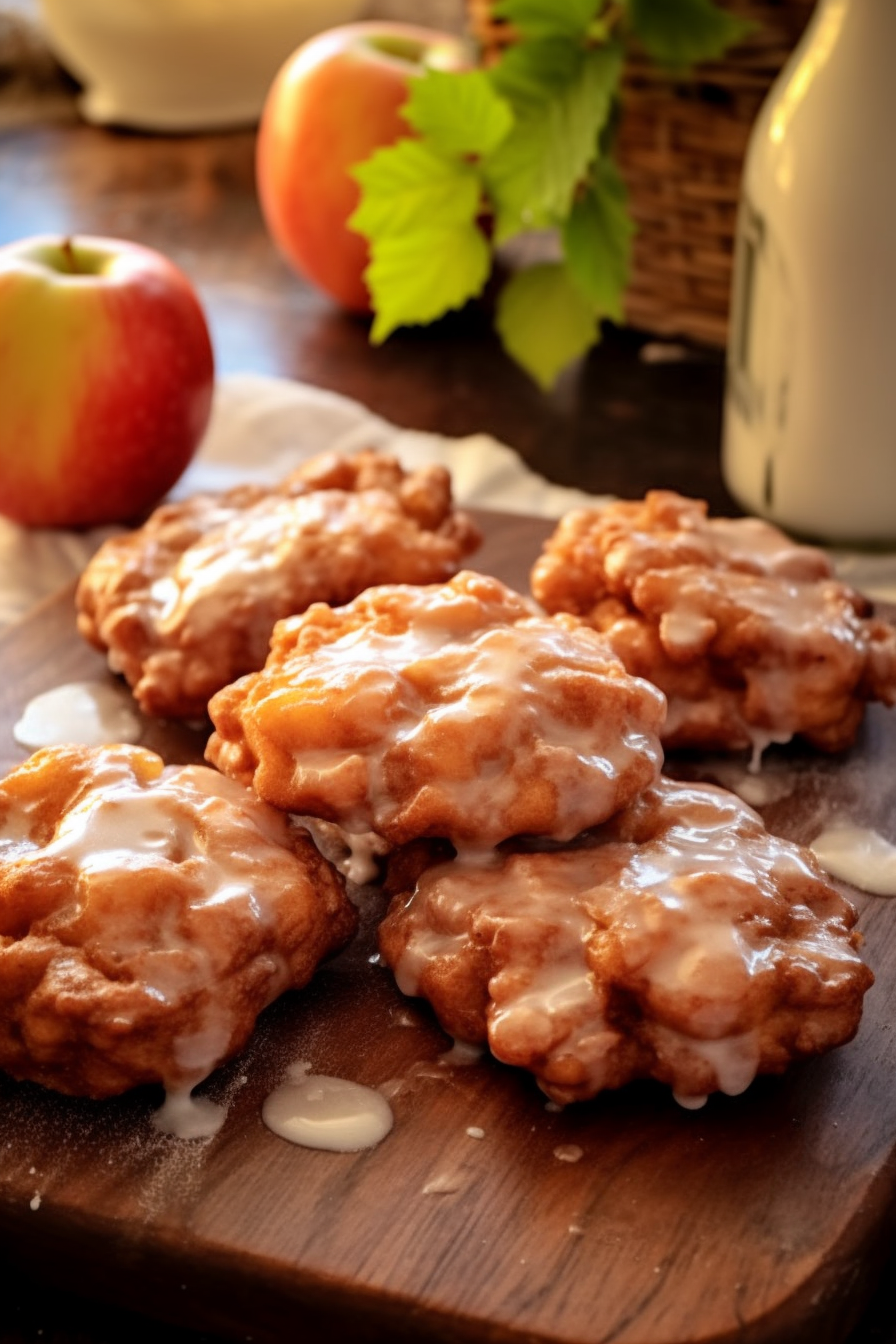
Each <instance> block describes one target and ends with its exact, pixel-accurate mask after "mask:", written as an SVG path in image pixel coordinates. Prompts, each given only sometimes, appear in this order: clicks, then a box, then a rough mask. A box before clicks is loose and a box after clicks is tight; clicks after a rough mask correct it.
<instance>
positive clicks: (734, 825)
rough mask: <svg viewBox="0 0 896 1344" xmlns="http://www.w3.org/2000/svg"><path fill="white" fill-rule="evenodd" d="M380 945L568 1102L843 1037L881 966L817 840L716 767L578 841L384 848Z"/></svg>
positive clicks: (408, 975) (724, 1074)
mask: <svg viewBox="0 0 896 1344" xmlns="http://www.w3.org/2000/svg"><path fill="white" fill-rule="evenodd" d="M388 887H389V890H390V891H391V892H392V893H393V897H392V902H391V904H390V907H389V911H388V913H387V916H386V918H385V920H384V922H383V923H382V924H381V926H380V933H379V938H380V950H381V953H382V956H383V959H384V960H385V961H386V962H387V963H388V964H389V966H391V967H392V969H393V970H394V972H395V975H396V978H397V982H398V985H399V988H400V989H401V990H402V991H403V992H404V993H406V994H409V995H422V996H423V997H424V998H426V999H428V1000H429V1002H430V1003H431V1004H432V1006H433V1008H434V1010H435V1013H436V1016H437V1017H438V1019H439V1021H440V1022H441V1024H442V1026H443V1027H444V1029H445V1031H447V1032H448V1033H449V1034H450V1035H452V1036H454V1037H455V1038H456V1039H458V1040H462V1041H468V1042H487V1044H488V1046H489V1048H490V1049H491V1051H492V1053H493V1054H494V1055H495V1056H496V1057H497V1058H498V1059H500V1060H502V1061H503V1062H505V1063H507V1064H512V1065H516V1066H519V1067H521V1068H525V1069H528V1070H530V1071H531V1072H532V1073H533V1074H534V1075H535V1077H536V1078H537V1081H538V1083H539V1085H540V1087H541V1088H542V1089H543V1090H544V1091H545V1092H546V1093H547V1094H548V1096H550V1097H552V1098H553V1099H554V1100H556V1101H558V1102H560V1103H566V1102H572V1101H581V1100H584V1099H587V1098H589V1097H593V1096H594V1095H596V1094H597V1093H598V1092H600V1091H602V1090H603V1089H605V1088H617V1087H621V1086H622V1085H623V1084H625V1083H627V1082H629V1081H631V1080H633V1079H637V1078H655V1079H658V1080H659V1081H661V1082H663V1083H666V1084H668V1085H669V1086H670V1087H671V1088H672V1089H673V1090H674V1092H675V1095H676V1097H677V1098H678V1100H679V1101H681V1103H682V1104H683V1105H686V1106H695V1105H700V1104H702V1102H703V1100H705V1098H706V1096H707V1094H708V1093H710V1092H714V1091H722V1092H725V1093H728V1094H731V1095H736V1094H738V1093H740V1092H742V1091H743V1090H744V1089H745V1088H746V1087H747V1086H748V1085H749V1084H750V1082H751V1081H752V1080H753V1078H755V1077H756V1075H757V1074H763V1073H779V1072H781V1071H782V1070H783V1069H784V1068H785V1067H786V1066H787V1065H788V1064H789V1063H790V1062H791V1061H793V1060H796V1059H800V1058H804V1057H807V1056H811V1055H817V1054H819V1053H821V1052H823V1051H827V1050H830V1049H832V1048H833V1047H834V1046H837V1045H841V1044H843V1043H844V1042H846V1041H848V1040H850V1039H851V1037H852V1036H853V1035H854V1034H855V1032H856V1030H857V1028H858V1024H859V1020H860V1018H861V1013H862V998H863V995H864V993H865V991H866V990H867V989H868V988H869V986H870V985H871V983H872V981H873V976H872V974H871V971H870V970H869V969H868V968H867V967H866V966H865V964H864V963H863V962H862V960H861V959H860V957H859V954H858V946H859V936H858V934H857V933H856V931H855V929H854V924H855V919H856V914H855V911H854V909H853V908H852V906H851V905H850V904H849V903H848V902H847V901H846V900H845V898H844V897H843V896H841V895H840V894H839V893H838V892H837V891H836V890H835V888H834V887H832V886H831V884H830V883H829V882H828V881H827V880H826V878H825V877H824V875H823V873H822V871H821V869H820V868H819V867H818V865H817V863H816V862H815V859H814V856H813V855H812V854H811V853H809V852H808V851H806V850H804V849H801V848H799V847H798V846H796V845H794V844H792V843H790V842H789V841H786V840H781V839H778V838H776V837H775V836H772V835H770V834H769V833H768V832H767V831H766V830H765V828H764V826H763V824H762V821H761V819H760V817H759V816H758V815H757V814H756V813H755V812H753V811H752V810H751V809H750V808H749V807H747V806H746V804H744V803H742V802H741V801H740V799H738V798H736V797H735V796H734V795H733V794H730V793H727V792H726V791H725V790H723V789H719V788H716V787H715V786H712V785H686V784H678V783H673V782H671V781H669V780H665V779H663V780H662V781H661V782H660V783H659V784H658V785H656V786H655V787H653V788H650V789H648V790H646V791H645V792H644V793H643V794H642V795H641V796H640V797H639V798H638V799H637V800H636V801H635V802H633V803H632V804H631V806H630V807H629V808H627V809H626V810H625V811H624V812H622V813H620V814H618V815H617V816H616V817H614V818H612V819H611V820H610V821H608V822H607V823H606V824H605V825H604V826H602V827H600V828H599V829H597V830H594V831H591V832H590V833H588V834H587V835H585V836H582V837H580V839H579V841H578V842H576V843H575V844H573V845H570V846H566V847H553V848H552V849H550V850H547V849H545V848H541V849H540V850H538V851H535V850H534V849H533V847H532V846H528V847H524V846H523V845H521V844H520V843H519V842H510V843H509V844H508V845H507V846H505V847H503V848H502V849H501V850H498V851H496V852H495V854H494V856H493V858H492V860H491V862H482V861H479V862H475V861H471V860H469V859H464V858H455V859H450V858H445V857H444V855H442V856H439V855H438V854H437V853H435V854H434V853H433V849H432V846H431V845H428V843H427V842H422V841H421V842H417V844H416V845H410V846H408V847H406V849H404V850H399V851H397V853H396V854H395V855H394V856H393V858H392V860H391V861H390V871H389V879H388Z"/></svg>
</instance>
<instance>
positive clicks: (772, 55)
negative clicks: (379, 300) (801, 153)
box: [468, 0, 815, 346]
mask: <svg viewBox="0 0 896 1344" xmlns="http://www.w3.org/2000/svg"><path fill="white" fill-rule="evenodd" d="M723 2H724V3H725V7H726V8H728V9H730V10H731V11H732V12H733V13H736V14H738V15H739V16H741V17H743V18H746V19H750V20H752V21H753V22H754V23H755V24H756V28H755V30H754V32H753V33H752V34H751V36H750V37H749V38H748V39H747V40H746V41H745V42H743V43H742V44H741V45H739V46H738V47H736V48H733V49H732V50H731V51H730V52H729V53H728V55H727V56H726V58H725V59H724V60H723V61H719V62H716V63H713V64H706V65H702V66H701V67H700V68H699V70H698V71H696V72H695V73H694V75H693V77H692V78H690V79H689V80H687V81H684V82H680V81H676V82H672V81H671V80H670V79H669V77H668V76H665V75H664V74H662V73H661V72H660V71H658V70H657V69H656V67H655V66H653V65H652V64H651V63H650V62H649V61H648V60H646V59H645V58H641V57H640V56H639V55H638V54H632V55H631V56H630V58H629V59H628V60H627V63H626V73H625V76H624V79H623V89H622V119H621V124H620V130H619V142H618V156H619V166H620V168H621V170H622V173H623V176H624V177H625V180H626V183H627V186H628V191H629V208H630V212H631V215H632V218H633V219H634V221H635V224H636V225H637V233H636V236H635V243H634V254H633V269H632V278H631V283H630V285H629V289H628V294H627V298H626V320H627V321H628V322H629V323H630V324H631V325H632V326H635V327H640V328H642V329H644V330H646V331H651V332H654V333H656V334H658V335H663V336H683V337H687V338H690V339H692V340H696V341H700V342H703V343H706V344H708V345H714V346H723V345H724V344H725V340H726V336H727V329H728V305H729V296H730V287H731V268H732V261H733V251H734V229H735V220H736V214H737V200H738V194H739V190H740V179H741V170H742V166H743V159H744V153H745V151H746V147H747V141H748V138H749V134H750V130H751V128H752V125H753V122H754V120H755V117H756V114H757V112H758V111H759V107H760V105H761V103H762V101H763V99H764V97H765V94H766V93H767V91H768V89H769V87H770V86H771V84H772V81H773V80H774V78H775V76H776V75H777V74H778V72H779V70H780V69H781V67H782V66H783V64H784V62H785V60H786V59H787V57H788V56H789V55H790V53H791V51H792V50H793V48H794V46H795V45H796V43H797V41H798V40H799V38H800V36H801V34H802V32H803V29H804V28H805V26H806V23H807V22H808V20H809V17H810V16H811V13H812V11H813V9H814V8H815V0H723ZM491 8H492V6H491V0H468V16H469V22H470V26H471V29H472V32H473V35H474V37H475V38H476V39H477V41H478V43H479V45H480V49H481V53H482V59H483V62H484V63H488V62H490V61H492V60H494V59H496V58H497V56H498V55H500V52H501V51H502V50H503V49H504V48H505V47H506V46H507V45H508V43H510V42H512V41H513V33H512V30H511V29H510V28H509V27H508V26H507V24H505V23H502V22H501V21H500V20H495V19H494V18H493V17H492V13H491Z"/></svg>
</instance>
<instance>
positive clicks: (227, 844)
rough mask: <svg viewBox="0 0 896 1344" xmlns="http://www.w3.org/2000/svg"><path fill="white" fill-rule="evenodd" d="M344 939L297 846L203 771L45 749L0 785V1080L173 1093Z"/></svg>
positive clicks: (340, 920)
mask: <svg viewBox="0 0 896 1344" xmlns="http://www.w3.org/2000/svg"><path fill="white" fill-rule="evenodd" d="M356 922H357V916H356V913H355V910H354V907H353V906H352V905H351V903H350V902H349V900H348V898H347V897H346V895H345V890H344V884H343V882H342V880H341V878H340V877H339V876H338V874H337V873H336V872H335V870H334V869H333V868H332V866H331V865H330V864H329V863H327V862H326V860H325V859H324V858H323V857H322V856H321V855H320V854H319V852H318V850H317V849H316V848H315V846H314V845H313V844H312V842H311V840H310V838H309V837H308V835H307V834H306V833H305V832H304V831H301V830H297V829H295V828H294V827H292V826H291V825H290V823H289V821H288V820H287V819H286V818H285V817H284V816H283V815H282V814H281V813H279V812H277V811H275V810H274V809H273V808H270V807H268V806H267V805H266V804H264V803H262V802H259V800H258V799H257V798H256V797H255V796H254V795H253V794H252V793H251V792H250V791H249V790H247V789H243V788H242V787H241V786H240V785H238V784H235V783H234V782H233V781H232V780H228V779H224V778H223V777H222V776H220V775H219V774H218V773H217V772H216V771H214V770H210V769H209V768H208V767H207V766H201V765H200V766H182V767H169V768H165V767H164V766H163V763H162V761H161V759H160V758H159V757H158V756H156V755H155V754H154V753H152V752H149V751H146V750H144V749H142V748H140V747H129V746H128V747H126V746H114V747H104V748H94V749H90V748H86V747H57V748H53V747H50V748H46V749H44V750H42V751H39V752H37V753H36V754H35V755H34V756H32V757H31V758H30V759H29V760H28V761H26V762H25V763H24V764H23V765H21V766H20V767H18V768H17V769H16V770H14V771H13V772H12V773H11V774H10V775H8V776H7V778H6V779H5V780H4V781H2V783H0V1068H2V1069H4V1070H5V1071H6V1072H7V1073H10V1074H11V1075H12V1076H13V1077H15V1078H19V1079H30V1080H31V1081H33V1082H38V1083H42V1084H44V1085H46V1086H47V1087H51V1088H54V1089H56V1090H57V1091H60V1092H66V1093H71V1094H74V1095H84V1096H90V1097H107V1096H111V1095H113V1094H115V1093H119V1092H123V1091H125V1090H126V1089H128V1088H131V1087H135V1086H137V1085H139V1084H143V1083H162V1084H163V1085H164V1086H165V1087H166V1088H168V1089H169V1090H172V1091H176V1090H181V1089H184V1088H187V1089H189V1088H191V1087H192V1086H194V1085H195V1084H196V1083H198V1082H199V1081H201V1079H203V1078H204V1077H206V1075H207V1074H209V1073H210V1072H211V1071H212V1070H213V1069H214V1068H215V1067H216V1066H217V1065H218V1064H220V1063H221V1062H222V1061H223V1060H224V1059H226V1058H228V1057H230V1056H232V1055H234V1054H235V1053H237V1052H238V1051H239V1050H240V1049H241V1048H242V1046H243V1045H244V1044H245V1042H246V1041H247V1040H248V1038H249V1036H250V1034H251V1032H252V1029H253V1027H254V1024H255V1020H256V1017H257V1016H258V1014H259V1013H260V1012H261V1010H262V1009H263V1008H264V1007H265V1006H266V1005H267V1004H268V1003H270V1002H271V1001H272V1000H273V999H275V998H276V997H277V996H278V995H279V994H280V993H282V992H283V991H284V990H286V989H291V988H298V987H299V986H301V985H304V984H305V983H306V982H307V981H308V980H309V979H310V977H311V975H312V973H313V972H314V970H315V968H316V966H317V965H318V963H319V962H320V961H321V960H322V958H324V957H326V956H328V955H329V954H330V953H332V952H335V951H336V950H337V949H338V948H340V947H341V946H342V945H343V944H344V943H346V942H347V941H348V939H349V938H350V937H351V936H352V934H353V933H354V930H355V927H356Z"/></svg>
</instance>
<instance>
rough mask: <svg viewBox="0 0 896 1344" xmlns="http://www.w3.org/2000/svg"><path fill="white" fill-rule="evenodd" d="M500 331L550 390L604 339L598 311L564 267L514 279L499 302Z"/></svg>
mask: <svg viewBox="0 0 896 1344" xmlns="http://www.w3.org/2000/svg"><path fill="white" fill-rule="evenodd" d="M495 325H496V326H497V329H498V334H499V335H500V337H501V340H502V342H503V344H504V348H505V350H506V351H507V353H508V354H509V355H511V356H512V357H513V358H514V359H515V360H516V361H517V363H519V364H521V365H522V366H523V368H524V369H525V370H526V372H527V373H529V374H531V376H532V377H533V378H534V379H535V381H536V382H537V383H539V384H540V386H541V387H542V388H545V389H547V388H549V387H550V386H551V385H552V383H553V382H554V380H555V379H556V377H557V375H558V373H559V372H560V370H561V369H562V368H564V367H565V366H566V365H567V364H568V363H570V361H571V360H573V359H575V358H576V357H577V356H579V355H582V354H584V353H585V351H586V350H588V349H589V348H590V347H591V346H592V345H593V344H594V342H595V341H596V340H597V336H598V320H597V316H596V315H595V312H594V309H593V307H592V306H591V304H590V303H589V302H588V300H587V299H586V298H585V297H584V295H583V294H582V292H581V290H580V289H579V288H578V287H577V286H576V285H575V283H574V282H573V280H572V278H571V276H570V274H569V272H568V271H567V269H566V267H565V266H563V265H562V264H560V263H559V262H544V263H542V264H540V265H538V266H530V267H528V268H527V269H526V270H522V271H517V272H516V273H515V274H514V275H512V276H511V277H510V279H509V280H508V281H507V284H506V285H505V286H504V288H503V289H502V291H501V293H500V295H499V296H498V311H497V315H496V319H495Z"/></svg>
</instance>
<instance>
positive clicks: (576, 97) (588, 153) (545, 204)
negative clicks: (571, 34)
mask: <svg viewBox="0 0 896 1344" xmlns="http://www.w3.org/2000/svg"><path fill="white" fill-rule="evenodd" d="M621 69H622V51H621V48H620V47H619V46H617V45H615V44H614V45H612V46H606V47H599V48H596V49H595V50H593V51H589V52H588V53H587V54H584V55H582V56H580V58H579V67H578V72H577V74H576V76H575V78H573V79H571V80H569V81H568V82H567V83H566V84H565V85H564V86H563V87H562V88H561V89H560V90H559V91H558V92H557V93H556V94H555V95H554V96H553V97H548V98H544V99H542V100H540V101H538V100H536V101H533V102H532V103H530V104H527V105H525V106H522V107H520V109H519V110H518V112H517V120H516V123H515V125H514V128H513V130H512V131H511V132H510V134H509V135H508V136H507V138H506V140H504V141H503V142H502V143H501V145H500V146H499V147H498V149H497V150H496V151H495V153H494V154H491V155H489V156H488V157H487V158H485V159H484V160H483V163H482V169H483V173H484V175H485V181H486V185H487V188H488V191H489V195H490V197H491V199H492V202H493V204H494V207H495V216H496V223H495V238H496V241H497V242H498V243H502V242H505V241H506V240H507V239H508V238H512V237H513V236H514V235H515V234H518V233H521V232H522V231H523V230H526V229H533V228H536V229H537V228H547V227H550V226H552V225H555V224H557V223H559V222H560V221H562V220H564V219H565V218H566V216H567V214H568V213H569V210H570V208H571V206H572V201H573V196H574V193H575V191H576V187H577V186H578V184H579V183H580V182H581V181H582V180H583V179H584V178H585V176H586V173H587V171H588V168H589V166H590V164H591V163H592V162H593V160H594V159H595V157H596V155H597V150H598V138H599V136H600V132H601V129H602V128H603V126H604V124H605V122H606V120H607V117H608V115H609V112H610V107H611V103H612V100H613V96H614V94H615V92H616V89H617V87H618V84H619V77H620V73H621Z"/></svg>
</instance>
